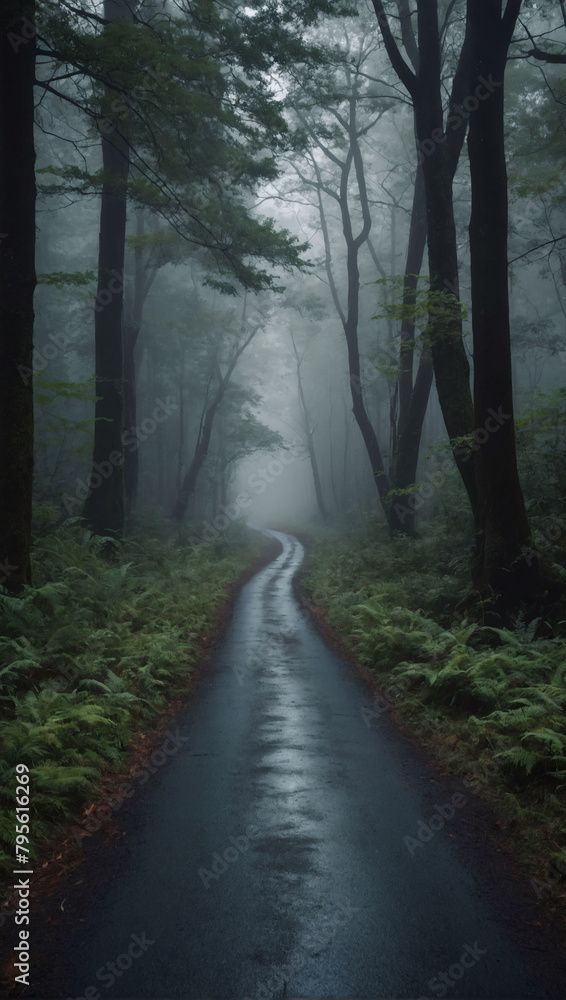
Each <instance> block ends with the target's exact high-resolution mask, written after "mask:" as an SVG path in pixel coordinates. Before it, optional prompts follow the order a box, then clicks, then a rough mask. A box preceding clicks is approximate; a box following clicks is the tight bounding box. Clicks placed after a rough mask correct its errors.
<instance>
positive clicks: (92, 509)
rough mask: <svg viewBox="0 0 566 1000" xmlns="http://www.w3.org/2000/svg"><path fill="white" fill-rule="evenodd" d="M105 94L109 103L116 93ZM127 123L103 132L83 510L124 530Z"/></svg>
mask: <svg viewBox="0 0 566 1000" xmlns="http://www.w3.org/2000/svg"><path fill="white" fill-rule="evenodd" d="M104 15H105V17H106V19H107V20H109V21H111V20H113V19H115V18H117V17H128V18H131V12H130V10H129V7H128V5H127V3H126V2H125V0H105V2H104ZM106 99H107V101H108V103H110V102H111V94H108V95H107V98H106ZM109 120H110V121H111V120H112V119H111V116H110V118H109ZM123 129H124V123H123V122H120V123H119V124H118V127H117V128H115V129H114V131H113V132H112V133H110V134H105V135H103V137H102V167H103V172H104V180H103V185H102V198H101V205H100V234H99V250H98V290H97V295H96V302H95V307H94V337H95V368H96V396H97V401H96V405H95V424H94V447H93V459H92V472H91V475H90V478H89V482H88V487H89V493H88V495H87V498H86V500H85V505H84V512H83V513H84V517H85V518H86V519H87V520H88V521H89V523H90V525H91V527H92V529H93V531H94V532H96V534H100V535H104V534H106V533H108V532H111V533H114V534H120V533H121V532H122V530H123V528H124V517H125V503H124V469H123V463H124V454H123V444H122V432H123V429H124V352H123V342H122V309H123V298H124V256H125V249H126V204H127V183H128V173H129V166H130V150H129V146H128V142H127V140H126V139H125V137H124V135H123V134H122V131H123ZM121 130H122V131H121Z"/></svg>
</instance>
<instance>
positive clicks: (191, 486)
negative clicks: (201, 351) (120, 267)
mask: <svg viewBox="0 0 566 1000" xmlns="http://www.w3.org/2000/svg"><path fill="white" fill-rule="evenodd" d="M224 392H225V386H223V383H221V384H220V388H219V390H218V392H217V394H216V396H215V398H214V400H213V401H212V403H211V404H210V406H209V407H208V408H207V410H206V413H205V416H204V421H203V425H202V432H201V435H200V438H199V441H198V443H197V446H196V449H195V453H194V455H193V460H192V462H191V464H190V466H189V468H188V470H187V473H186V475H185V477H184V479H183V482H182V484H181V489H180V491H179V496H178V499H177V502H176V504H175V507H174V508H173V517H174V518H175V519H176V520H177V521H182V520H183V519H184V517H185V514H186V513H187V505H188V503H189V500H190V498H191V497H192V495H193V493H194V492H195V489H196V485H197V482H198V477H199V475H200V471H201V469H202V467H203V465H204V460H205V458H206V456H207V455H208V449H209V446H210V438H211V435H212V428H213V426H214V418H215V416H216V413H217V410H218V407H219V405H220V403H221V402H222V398H223V396H224Z"/></svg>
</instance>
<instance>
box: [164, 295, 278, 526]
mask: <svg viewBox="0 0 566 1000" xmlns="http://www.w3.org/2000/svg"><path fill="white" fill-rule="evenodd" d="M245 309H246V303H245V299H244V316H245ZM258 329H259V327H256V328H254V329H253V330H252V332H251V333H250V334H249V335H248V336H247V337H246V338H245V340H243V341H242V342H241V343H240V346H239V347H238V348H237V349H236V351H235V352H234V354H233V355H232V359H231V361H230V363H229V365H228V368H227V370H226V374H225V375H224V376H223V375H222V374H221V372H220V367H219V365H218V363H217V364H216V368H217V376H218V386H217V389H216V394H215V396H214V399H213V400H212V403H211V404H210V406H208V407H207V408H206V411H205V412H204V418H203V421H202V427H201V428H200V430H199V435H198V440H197V446H196V448H195V453H194V455H193V460H192V462H191V464H190V466H189V468H188V470H187V473H186V475H185V477H184V479H183V482H182V484H181V489H180V491H179V496H178V498H177V502H176V504H175V506H174V508H173V517H174V518H175V519H176V520H177V521H182V520H184V518H185V515H186V513H187V506H188V504H189V500H190V499H191V497H192V496H193V494H194V492H195V489H196V485H197V481H198V477H199V475H200V471H201V469H202V467H203V465H204V462H205V459H206V456H207V455H208V449H209V446H210V438H211V435H212V428H213V426H214V418H215V416H216V413H217V411H218V407H219V406H220V404H221V403H222V400H223V399H224V394H225V392H226V389H227V388H228V385H229V384H230V379H231V378H232V375H233V373H234V369H235V367H236V365H237V363H238V359H239V358H240V357H241V355H242V354H243V353H244V351H245V349H246V347H248V345H249V344H251V342H252V340H253V338H254V337H255V335H256V333H257V331H258Z"/></svg>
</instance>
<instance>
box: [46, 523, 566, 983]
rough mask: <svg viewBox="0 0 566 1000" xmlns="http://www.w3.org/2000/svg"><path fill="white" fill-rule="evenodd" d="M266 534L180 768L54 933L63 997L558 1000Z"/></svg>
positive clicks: (142, 803)
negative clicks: (272, 553) (113, 868)
mask: <svg viewBox="0 0 566 1000" xmlns="http://www.w3.org/2000/svg"><path fill="white" fill-rule="evenodd" d="M269 534H270V535H271V536H272V537H273V538H275V539H277V540H278V541H279V542H280V543H281V546H282V552H281V554H280V555H279V556H278V557H277V558H276V559H275V560H274V561H273V562H271V563H270V565H268V566H267V567H265V568H264V569H262V570H260V572H258V573H257V574H256V575H255V576H254V577H253V578H252V579H251V580H250V581H249V582H248V583H247V584H246V585H245V586H244V587H243V588H242V590H241V592H240V593H239V595H238V597H237V599H236V601H235V603H234V607H233V613H232V617H231V619H230V622H229V624H228V626H227V629H226V631H225V633H224V635H223V637H222V639H221V640H220V641H219V643H218V644H217V646H216V648H215V650H214V651H213V657H212V659H213V666H212V668H211V669H210V671H209V672H208V673H206V674H205V675H204V676H203V677H202V678H201V680H200V682H199V685H198V689H197V692H196V694H195V695H194V697H193V698H192V699H191V700H190V702H189V703H188V704H187V706H186V707H185V708H184V709H183V711H182V713H181V715H180V716H179V718H178V720H177V721H178V725H179V727H180V733H181V734H183V735H182V738H181V747H180V749H179V750H178V752H176V753H172V754H171V756H170V758H169V759H168V760H167V763H166V764H165V765H164V766H163V767H161V768H160V769H159V770H158V773H157V774H156V775H155V778H154V780H152V781H151V782H148V783H147V786H146V787H145V788H144V789H143V791H140V794H139V795H137V796H136V797H133V798H132V799H131V801H130V802H129V803H128V804H127V808H126V809H125V810H124V812H123V814H120V813H117V818H116V822H117V823H118V825H119V826H120V824H122V826H123V829H122V833H123V835H124V836H123V842H124V843H126V842H127V850H126V851H124V857H125V862H124V865H123V868H122V870H121V871H120V872H119V874H118V876H117V877H113V878H112V879H108V881H107V884H101V885H100V886H99V888H98V890H97V892H96V893H95V894H94V896H93V897H92V898H91V899H90V902H89V907H88V910H87V911H83V913H82V917H81V921H82V922H79V921H78V919H77V915H76V913H73V907H72V899H71V901H70V904H67V907H66V910H64V911H63V913H62V915H61V920H62V921H65V920H66V921H67V923H66V925H64V934H65V937H66V947H67V954H68V955H71V956H72V958H71V959H69V961H68V963H67V967H66V972H65V981H64V988H62V989H61V993H60V995H61V996H62V997H65V998H67V997H69V998H73V1000H74V998H79V997H85V998H86V1000H95V997H96V994H97V993H98V994H99V995H100V997H102V998H105V997H113V998H119V997H120V998H144V1000H145V998H148V1000H149V998H170V1000H173V998H183V1000H197V998H208V1000H243V998H250V1000H268V998H271V997H274V998H280V997H285V998H291V997H305V998H306V997H310V998H315V997H316V998H323V997H328V998H329V997H356V998H385V997H388V998H423V997H442V996H448V997H466V998H474V1000H487V998H493V1000H511V998H513V1000H523V998H527V997H533V998H542V997H554V996H555V997H556V998H558V997H561V996H564V995H565V993H566V991H565V990H564V988H562V989H561V988H560V985H559V983H558V981H557V985H556V991H555V992H552V984H551V987H550V991H549V987H548V983H547V984H546V985H545V986H543V985H542V984H541V980H540V979H539V978H538V973H537V971H536V967H535V966H533V964H532V963H533V961H534V957H528V955H529V952H528V949H527V948H526V947H525V946H524V940H525V939H524V938H522V939H519V938H518V937H517V935H515V934H514V931H513V928H512V927H511V925H510V924H508V925H507V924H506V923H505V921H503V922H502V921H501V920H500V919H498V917H497V915H496V908H495V909H494V905H493V897H494V893H495V895H498V892H499V890H498V889H497V886H496V887H495V890H494V887H493V885H486V886H485V887H484V888H482V885H481V871H480V872H478V871H477V870H476V869H477V868H478V865H477V864H476V865H475V866H474V864H471V863H470V859H469V857H467V856H466V859H465V860H463V859H462V857H461V852H459V850H458V848H457V846H456V844H455V841H454V839H453V836H452V832H453V830H454V829H455V828H456V827H455V825H456V824H458V823H459V822H460V820H461V818H462V817H463V816H464V814H465V813H466V810H467V809H469V808H470V805H469V803H468V802H467V799H466V802H465V803H464V804H462V803H461V798H462V797H464V798H466V796H465V794H464V793H465V789H464V788H463V787H462V788H461V793H462V795H461V798H460V799H457V800H455V801H457V803H458V804H457V805H455V804H454V803H452V794H453V789H454V785H453V784H452V785H451V786H450V788H448V786H446V788H444V786H443V784H442V779H441V778H440V777H439V775H438V773H436V772H434V770H433V769H430V768H429V765H428V764H427V763H426V762H425V763H423V757H422V755H419V752H418V749H417V748H413V746H412V744H410V743H409V741H408V740H406V739H405V738H404V737H401V736H400V735H399V734H397V732H396V730H395V727H394V726H393V724H392V723H391V721H390V720H389V718H388V717H387V714H386V713H385V714H384V715H383V716H381V717H380V718H379V719H375V718H371V724H369V725H368V724H366V722H365V721H364V717H363V713H362V709H364V708H365V709H366V710H369V711H371V705H372V697H373V696H372V692H371V691H370V689H369V687H368V686H367V685H366V684H365V682H364V681H363V680H362V679H360V678H359V676H358V675H357V673H356V672H355V670H354V669H353V668H352V667H351V666H350V665H349V664H347V663H346V662H344V661H343V660H342V659H340V657H339V656H337V655H336V654H335V653H334V652H333V651H332V650H331V649H330V648H329V646H328V645H327V644H326V642H325V641H324V640H323V638H322V637H321V636H320V635H319V634H318V632H317V630H316V628H315V627H314V626H313V624H312V622H311V620H310V617H309V615H308V613H307V612H306V611H305V610H304V609H303V608H302V607H301V606H300V605H299V603H298V601H297V599H296V597H295V596H294V593H293V590H292V579H293V576H294V575H295V573H296V572H297V570H298V569H299V567H300V565H301V562H302V559H303V555H304V553H303V549H302V546H301V545H300V543H299V542H298V541H297V540H296V539H295V538H293V537H291V536H289V535H284V534H282V533H279V532H275V531H272V532H269ZM367 718H368V716H367V714H366V720H367ZM458 787H460V786H458ZM457 794H459V793H457ZM468 798H469V795H468ZM435 805H438V806H440V807H441V809H443V810H444V816H445V817H446V818H445V822H444V826H443V828H442V829H439V830H437V831H433V830H431V828H430V827H429V826H428V819H429V818H430V817H431V816H432V815H433V812H434V807H435ZM451 812H452V816H450V813H451ZM436 816H437V819H436V821H434V822H433V825H436V826H438V825H439V823H440V821H439V820H438V812H436ZM425 821H426V823H425V826H423V825H421V826H420V827H419V824H423V823H424V822H425ZM425 827H426V829H428V831H429V833H430V834H431V836H430V837H429V838H428V839H427V837H428V835H427V834H426V830H425ZM419 830H420V831H421V833H423V831H425V832H424V834H423V835H424V838H425V839H424V840H420V841H419V843H418V845H417V846H415V842H416V841H417V840H418V831H419ZM93 839H94V838H93ZM411 845H412V847H411ZM468 853H469V852H468ZM82 905H83V906H84V901H83V903H82ZM67 912H68V913H69V916H67V915H66V914H67ZM62 926H63V925H62ZM533 947H534V948H536V946H533ZM532 955H533V956H534V951H533V953H532ZM535 957H536V956H535ZM539 957H540V956H539ZM527 962H528V964H525V963H527ZM61 985H62V986H63V984H61ZM89 991H90V992H89ZM29 995H43V994H41V991H40V992H39V993H37V994H32V993H31V992H30V994H29ZM45 995H47V994H45ZM49 995H52V994H49Z"/></svg>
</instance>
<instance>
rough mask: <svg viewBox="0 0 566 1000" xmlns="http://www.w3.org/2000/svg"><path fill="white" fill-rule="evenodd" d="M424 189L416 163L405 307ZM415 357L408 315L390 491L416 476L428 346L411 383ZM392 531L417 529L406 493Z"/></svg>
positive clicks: (419, 247)
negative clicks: (414, 379) (415, 376)
mask: <svg viewBox="0 0 566 1000" xmlns="http://www.w3.org/2000/svg"><path fill="white" fill-rule="evenodd" d="M426 233H427V223H426V191H425V183H424V174H423V170H422V167H421V166H419V167H418V168H417V175H416V178H415V189H414V194H413V210H412V213H411V227H410V230H409V244H408V248H407V263H406V266H405V277H404V280H403V306H404V307H405V308H406V309H411V308H412V307H414V305H415V302H416V293H417V286H418V276H419V274H420V271H421V268H422V263H423V257H424V249H425V245H426ZM414 357H415V320H414V318H411V317H410V316H407V317H405V318H404V319H403V321H402V323H401V345H400V349H399V369H400V375H399V425H398V432H397V442H396V449H395V453H394V455H393V461H392V469H391V490H392V492H393V493H394V491H395V490H407V489H408V488H409V487H410V486H411V485H412V484H413V483H415V482H416V478H417V466H418V461H419V450H420V442H421V436H422V428H423V421H424V418H425V413H426V408H427V405H428V400H429V396H430V389H431V386H432V357H431V353H430V348H429V347H428V346H427V345H424V346H423V349H422V353H421V359H420V363H419V369H418V373H417V378H416V381H415V382H413V367H414ZM389 527H390V529H391V531H395V532H400V533H402V534H404V535H413V534H414V533H415V503H414V499H413V497H412V496H410V495H406V494H405V495H401V496H400V497H399V498H398V499H395V496H394V495H393V497H392V500H391V511H390V517H389Z"/></svg>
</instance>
